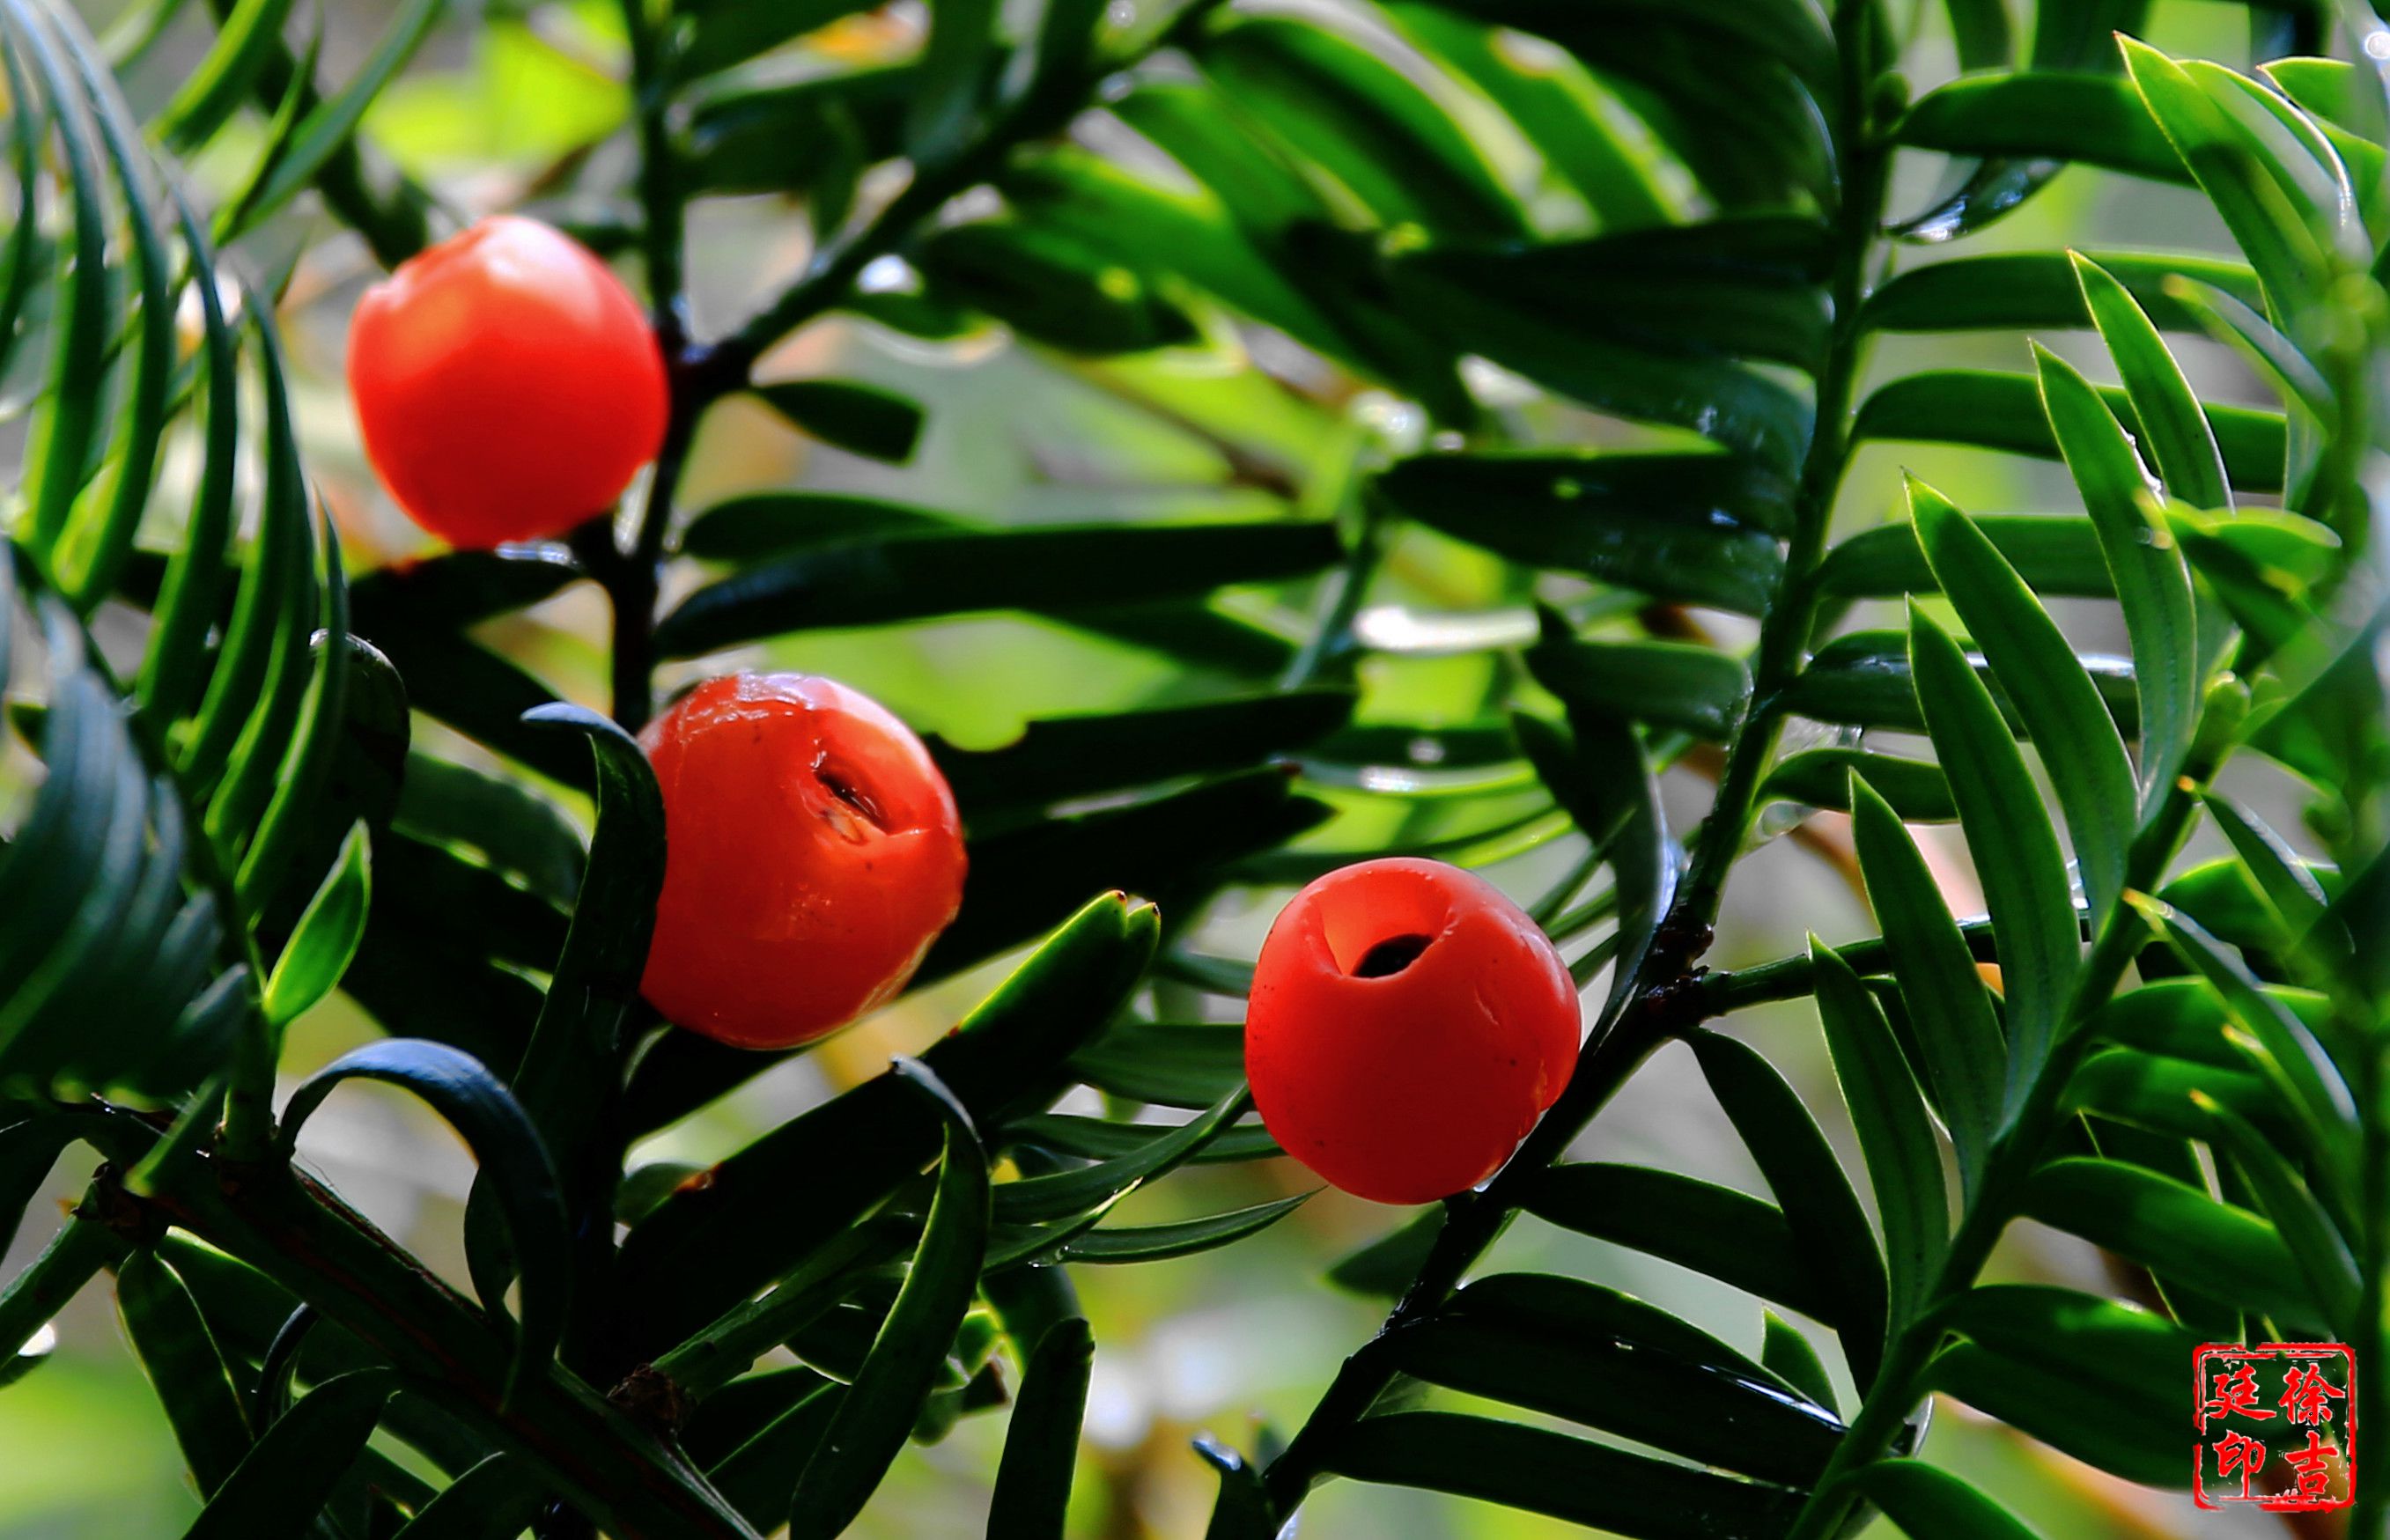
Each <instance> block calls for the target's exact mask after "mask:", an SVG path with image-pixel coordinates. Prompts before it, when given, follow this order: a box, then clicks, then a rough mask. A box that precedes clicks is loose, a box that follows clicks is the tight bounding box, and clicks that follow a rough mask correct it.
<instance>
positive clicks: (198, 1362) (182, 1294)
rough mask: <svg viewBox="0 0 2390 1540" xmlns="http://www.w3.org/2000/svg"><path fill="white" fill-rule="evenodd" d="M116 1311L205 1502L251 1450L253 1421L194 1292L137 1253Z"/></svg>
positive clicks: (123, 1270)
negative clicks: (200, 1310)
mask: <svg viewBox="0 0 2390 1540" xmlns="http://www.w3.org/2000/svg"><path fill="white" fill-rule="evenodd" d="M116 1307H117V1309H118V1311H120V1312H121V1313H122V1315H123V1317H124V1330H125V1334H126V1335H127V1336H128V1337H130V1338H132V1339H133V1351H134V1352H135V1353H136V1354H139V1355H140V1358H141V1367H142V1368H143V1370H144V1371H146V1372H147V1373H148V1376H149V1383H150V1385H151V1387H152V1388H153V1389H155V1390H156V1391H157V1392H158V1400H159V1404H160V1405H162V1406H163V1407H164V1408H165V1410H166V1419H167V1421H169V1422H171V1423H173V1428H174V1438H175V1441H176V1442H177V1443H178V1444H181V1445H182V1447H183V1458H184V1459H185V1460H186V1461H187V1462H188V1463H189V1465H190V1467H191V1475H192V1478H193V1479H194V1480H196V1481H197V1482H199V1495H201V1496H202V1497H207V1496H212V1495H214V1494H215V1493H216V1491H217V1490H218V1489H219V1488H221V1487H222V1486H223V1485H224V1484H225V1481H226V1480H227V1479H229V1478H230V1477H231V1475H232V1473H233V1471H234V1470H235V1469H238V1466H239V1465H240V1462H241V1460H242V1458H243V1457H245V1456H247V1455H248V1453H249V1448H250V1428H249V1414H248V1413H247V1412H246V1411H244V1410H243V1409H242V1406H241V1403H240V1397H239V1395H238V1393H237V1392H235V1391H234V1390H233V1385H232V1379H231V1376H230V1372H229V1371H228V1370H227V1369H226V1367H225V1360H224V1355H223V1354H222V1353H220V1352H219V1351H218V1349H217V1347H216V1341H215V1338H214V1337H213V1336H212V1334H211V1333H210V1332H209V1330H208V1326H207V1322H206V1321H205V1320H203V1319H202V1318H201V1317H200V1315H199V1306H198V1304H196V1303H193V1301H192V1299H191V1291H190V1290H189V1289H187V1288H186V1287H185V1286H184V1283H183V1280H182V1278H181V1277H178V1276H176V1274H175V1273H174V1270H173V1268H172V1267H170V1266H168V1265H167V1264H166V1263H165V1262H164V1261H163V1260H161V1258H160V1257H159V1255H158V1253H156V1252H155V1251H135V1253H134V1254H133V1256H132V1257H131V1258H130V1259H129V1260H128V1261H126V1262H125V1264H123V1265H122V1267H120V1268H118V1269H117V1271H116Z"/></svg>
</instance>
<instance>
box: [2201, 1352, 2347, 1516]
mask: <svg viewBox="0 0 2390 1540" xmlns="http://www.w3.org/2000/svg"><path fill="white" fill-rule="evenodd" d="M2191 1425H2192V1426H2193V1427H2194V1428H2196V1429H2197V1430H2198V1431H2199V1441H2198V1442H2197V1443H2196V1444H2192V1445H2191V1495H2192V1496H2193V1497H2194V1498H2195V1499H2197V1501H2198V1503H2199V1506H2200V1507H2202V1508H2233V1507H2237V1506H2239V1505H2241V1504H2243V1503H2246V1504H2249V1505H2252V1506H2254V1507H2256V1508H2263V1509H2265V1510H2266V1511H2267V1512H2269V1513H2288V1512H2296V1511H2301V1510H2310V1509H2321V1508H2346V1507H2347V1506H2348V1505H2349V1504H2350V1503H2351V1502H2354V1501H2355V1500H2356V1494H2357V1358H2356V1355H2355V1354H2352V1353H2350V1352H2349V1351H2348V1349H2347V1347H2346V1346H2345V1345H2344V1344H2342V1343H2339V1342H2266V1343H2263V1344H2261V1345H2259V1346H2256V1347H2244V1346H2242V1345H2241V1344H2239V1343H2234V1342H2210V1343H2208V1344H2207V1345H2206V1346H2204V1347H2202V1348H2200V1349H2198V1350H2197V1351H2196V1352H2194V1353H2193V1354H2191Z"/></svg>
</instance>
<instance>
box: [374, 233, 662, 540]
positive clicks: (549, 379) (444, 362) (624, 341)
mask: <svg viewBox="0 0 2390 1540" xmlns="http://www.w3.org/2000/svg"><path fill="white" fill-rule="evenodd" d="M349 393H350V394H351V395H352V396H353V397H354V398H355V400H356V406H357V423H358V426H359V427H360V428H361V429H362V430H364V433H365V443H366V457H367V458H368V459H370V460H372V461H373V464H374V468H375V470H377V471H379V473H380V475H381V479H382V482H383V484H384V485H385V486H387V487H389V488H390V493H391V495H392V496H393V497H395V498H397V499H398V504H399V506H400V507H403V508H405V510H406V513H407V516H408V517H409V518H411V519H413V520H415V521H416V522H417V523H418V524H420V525H422V526H423V527H424V528H425V529H427V530H429V531H430V532H431V533H433V534H436V535H438V536H439V537H440V538H441V539H443V540H445V541H447V542H448V543H449V544H450V545H459V546H472V547H482V548H486V547H488V546H492V545H501V544H503V543H505V542H507V541H509V540H536V539H540V538H542V537H544V536H547V535H552V534H556V533H559V532H561V531H563V530H566V529H569V528H571V527H572V526H573V525H574V524H577V523H579V522H581V521H582V520H585V519H587V518H589V517H590V516H591V515H592V514H596V513H600V512H602V511H604V510H605V509H606V508H607V507H610V505H611V504H612V503H613V501H614V500H615V499H616V498H617V497H620V496H621V495H622V494H623V488H624V487H626V486H628V485H630V482H631V478H632V477H633V476H634V475H636V474H637V472H638V468H639V467H641V466H643V465H645V464H647V462H648V461H649V460H651V459H653V458H655V456H656V450H657V448H658V447H659V446H660V445H661V444H662V443H663V436H664V414H665V388H664V361H663V354H662V352H661V351H660V350H659V349H658V348H657V346H656V338H655V333H654V331H653V330H652V329H651V328H650V327H649V325H648V319H647V317H646V316H645V315H643V314H640V311H639V304H638V302H637V301H636V300H635V299H633V298H632V297H631V291H630V290H629V289H624V288H623V283H622V280H621V279H619V278H617V277H615V276H614V275H613V274H612V273H611V272H610V271H609V270H608V268H607V266H606V264H605V263H601V262H599V261H598V259H597V258H596V257H595V256H593V255H591V254H590V252H589V251H588V250H586V249H585V248H584V247H582V246H581V245H579V244H577V243H576V242H574V241H573V240H572V238H571V237H567V236H565V235H563V234H561V233H560V232H559V231H556V230H552V229H550V228H549V227H548V226H546V225H542V224H540V223H539V222H538V221H537V220H531V219H523V218H520V217H519V216H517V215H513V214H499V215H496V216H495V217H493V218H489V219H485V220H482V222H481V223H480V224H478V225H474V226H473V227H472V228H470V229H469V230H466V231H464V232H463V233H462V234H459V235H456V236H452V237H449V238H448V239H446V240H443V241H442V242H441V243H440V244H439V245H437V246H434V247H432V248H430V250H426V251H424V252H422V253H420V254H419V255H417V256H414V257H411V258H409V259H408V260H407V261H405V262H404V263H400V264H399V266H398V270H397V271H396V272H394V273H392V275H391V276H389V277H388V278H387V279H385V280H384V281H382V282H381V283H379V284H376V285H375V286H374V287H373V288H372V289H369V290H367V291H366V297H365V298H364V299H363V300H362V301H360V302H358V304H357V313H356V315H355V317H354V319H353V320H352V321H351V323H350V326H349Z"/></svg>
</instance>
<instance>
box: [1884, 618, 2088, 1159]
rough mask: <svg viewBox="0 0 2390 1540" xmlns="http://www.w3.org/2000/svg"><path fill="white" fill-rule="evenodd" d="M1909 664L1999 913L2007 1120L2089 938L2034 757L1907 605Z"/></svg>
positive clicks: (2041, 1053)
mask: <svg viewBox="0 0 2390 1540" xmlns="http://www.w3.org/2000/svg"><path fill="white" fill-rule="evenodd" d="M1908 637H1909V641H1908V646H1909V660H1910V664H1911V667H1912V668H1913V669H1914V670H1915V672H1916V677H1917V696H1918V699H1919V700H1920V701H1921V703H1922V704H1923V707H1924V712H1925V723H1926V730H1927V732H1928V733H1929V734H1930V735H1931V736H1932V738H1933V739H1934V753H1935V756H1936V757H1937V758H1938V759H1940V760H1941V762H1942V773H1943V774H1944V775H1946V776H1948V777H1949V778H1950V790H1951V794H1952V795H1953V796H1954V797H1956V798H1957V799H1958V802H1959V826H1960V828H1961V829H1962V830H1964V831H1965V833H1966V836H1967V847H1968V849H1969V850H1971V851H1972V852H1973V853H1975V856H1976V862H1975V869H1976V871H1977V873H1978V875H1979V876H1981V878H1982V879H1983V883H1984V896H1985V904H1986V905H1987V906H1988V907H1989V908H1990V910H1991V916H1992V925H1993V930H1994V934H1995V935H1996V936H1997V937H1998V942H1997V945H1998V952H1999V958H2000V979H2001V984H2002V993H2003V995H2005V996H2006V998H2007V1002H2008V1032H2009V1062H2008V1083H2007V1090H2006V1093H2005V1094H2004V1095H2003V1097H2001V1118H2002V1121H2003V1123H2006V1121H2007V1120H2009V1119H2011V1118H2013V1117H2014V1116H2015V1115H2016V1112H2017V1110H2018V1108H2020V1107H2021V1106H2023V1105H2024V1096H2025V1092H2026V1089H2027V1088H2028V1087H2029V1086H2031V1085H2032V1084H2033V1083H2034V1081H2035V1080H2036V1079H2037V1077H2038V1076H2039V1075H2040V1073H2041V1068H2042V1065H2043V1063H2044V1062H2045V1061H2046V1060H2047V1059H2049V1050H2050V1046H2051V1044H2052V1043H2053V1042H2054V1041H2055V1039H2056V1037H2057V1033H2058V1030H2059V1027H2060V1025H2061V1023H2062V1020H2063V1019H2064V1015H2065V1011H2066V1004H2067V999H2068V996H2069V995H2070V994H2071V993H2072V992H2073V990H2074V987H2075V974H2076V972H2077V971H2079V970H2080V969H2081V967H2082V962H2083V943H2082V940H2081V935H2080V931H2079V930H2078V929H2077V922H2076V920H2075V898H2074V894H2073V892H2072V891H2071V890H2070V887H2069V885H2068V883H2067V880H2066V861H2065V857H2064V856H2063V855H2062V854H2061V853H2060V852H2059V848H2058V834H2057V831H2056V830H2055V829H2053V828H2050V825H2049V815H2048V814H2047V813H2045V812H2044V811H2043V809H2042V805H2041V794H2040V792H2039V791H2038V790H2037V789H2036V788H2035V786H2034V783H2033V776H2031V775H2030V774H2029V773H2028V772H2027V771H2026V769H2025V765H2024V755H2023V754H2021V753H2019V752H2018V751H2017V746H2016V742H2015V740H2014V739H2013V738H2010V737H2009V731H2008V726H2007V725H2006V724H2005V723H2003V722H2002V721H2001V720H2000V714H1999V711H1998V708H1997V707H1995V706H1994V705H1993V704H1992V696H1991V692H1990V691H1989V690H1987V689H1985V687H1984V684H1983V681H1981V680H1979V679H1977V678H1976V677H1975V671H1974V670H1973V669H1972V668H1970V667H1969V666H1968V664H1967V659H1966V655H1965V654H1964V653H1962V652H1960V650H1959V646H1958V644H1957V643H1956V642H1953V641H1952V640H1951V639H1950V636H1949V634H1948V633H1947V632H1945V631H1944V630H1943V629H1942V628H1941V627H1940V626H1939V625H1936V624H1935V623H1934V621H1933V619H1932V618H1931V617H1929V616H1928V615H1926V614H1925V612H1924V611H1923V610H1910V612H1909V631H1908Z"/></svg>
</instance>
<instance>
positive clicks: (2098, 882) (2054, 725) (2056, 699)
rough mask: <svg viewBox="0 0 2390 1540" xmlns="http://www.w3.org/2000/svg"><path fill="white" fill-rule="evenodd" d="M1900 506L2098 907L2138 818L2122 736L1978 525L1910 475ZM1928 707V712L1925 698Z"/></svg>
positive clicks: (2115, 878)
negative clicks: (2008, 710)
mask: <svg viewBox="0 0 2390 1540" xmlns="http://www.w3.org/2000/svg"><path fill="white" fill-rule="evenodd" d="M1908 506H1909V508H1910V511H1911V512H1912V513H1913V514H1914V515H1915V518H1916V522H1917V538H1918V543H1919V544H1920V545H1922V546H1923V547H1924V550H1925V556H1926V559H1928V560H1929V561H1931V562H1933V563H1934V573H1935V575H1936V576H1938V577H1940V578H1941V580H1942V589H1943V592H1944V593H1945V594H1947V595H1948V596H1949V598H1950V602H1951V603H1952V605H1954V606H1955V607H1956V608H1957V609H1958V611H1959V615H1960V619H1962V620H1964V621H1965V622H1966V623H1967V628H1968V630H1969V632H1970V633H1971V634H1972V635H1973V637H1974V639H1975V643H1976V645H1977V646H1979V647H1981V648H1983V649H1984V656H1985V661H1988V662H1989V663H1990V664H1991V665H1992V672H1993V673H1994V674H1997V675H1998V678H1999V681H2000V683H2001V685H2002V686H2003V687H2005V688H2006V689H2007V691H2008V695H2009V699H2011V701H2013V702H2014V703H2015V706H2016V709H2017V714H2018V715H2019V716H2020V717H2022V718H2023V719H2024V725H2025V730H2026V731H2027V732H2029V733H2031V734H2032V735H2033V741H2034V748H2035V749H2036V750H2037V751H2038V753H2039V754H2040V756H2041V760H2042V764H2043V765H2044V767H2045V768H2047V769H2048V771H2049V778H2050V780H2051V782H2052V783H2053V784H2054V785H2055V786H2056V787H2057V789H2058V801H2059V805H2060V806H2062V808H2064V809H2065V811H2066V826H2067V828H2068V830H2069V832H2071V833H2072V834H2073V835H2074V837H2075V864H2076V866H2077V867H2078V869H2079V870H2080V871H2081V873H2082V879H2083V892H2084V894H2085V897H2086V898H2087V899H2088V901H2089V904H2090V907H2091V912H2092V913H2094V914H2105V913H2106V912H2107V911H2108V910H2109V908H2110V907H2111V906H2112V905H2114V904H2115V902H2116V898H2117V895H2118V893H2120V892H2122V891H2123V889H2124V885H2125V853H2126V847H2127V844H2128V843H2129V842H2130V841H2131V839H2132V833H2133V829H2134V828H2135V827H2136V824H2137V823H2138V808H2137V805H2136V802H2135V799H2134V794H2133V763H2132V760H2131V758H2130V757H2129V756H2128V755H2127V753H2126V752H2125V740H2124V738H2123V737H2122V736H2121V735H2119V734H2118V733H2117V731H2116V725H2115V722H2114V719H2112V718H2111V717H2110V716H2109V714H2108V712H2107V708H2106V707H2105V706H2103V705H2101V700H2100V692H2099V690H2098V689H2097V688H2096V687H2093V685H2092V683H2091V677H2090V675H2089V674H2086V673H2085V672H2084V671H2083V666H2082V665H2081V664H2080V663H2078V662H2077V661H2075V649H2074V648H2073V647H2071V646H2070V645H2068V643H2067V640H2066V637H2065V635H2064V634H2063V633H2062V632H2061V631H2060V630H2059V629H2058V624H2057V622H2054V621H2052V620H2051V619H2050V618H2049V612H2048V611H2046V610H2043V609H2042V607H2041V603H2040V601H2039V600H2038V599H2037V598H2035V597H2034V595H2033V590H2032V589H2030V588H2027V587H2026V586H2025V585H2024V579H2022V578H2020V577H2018V576H2017V573H2016V569H2015V568H2013V567H2011V566H2010V565H2009V564H2008V562H2007V561H2006V560H2005V559H2004V558H2002V557H2001V556H2000V554H1999V552H1998V550H1997V549H1995V548H1994V546H1993V545H1992V543H1991V542H1990V541H1989V540H1986V539H1985V537H1984V534H1983V532H1982V531H1980V530H1978V529H1976V528H1975V527H1974V525H1973V523H1972V521H1970V520H1969V519H1968V518H1967V516H1966V515H1965V514H1963V513H1960V511H1959V509H1958V508H1957V507H1954V506H1953V505H1952V504H1951V503H1950V502H1949V501H1948V500H1947V498H1945V497H1943V496H1942V495H1941V494H1939V493H1937V492H1935V491H1934V490H1933V489H1932V488H1930V487H1928V486H1926V485H1925V484H1924V483H1922V482H1921V481H1915V480H1911V481H1909V483H1908ZM1928 713H1929V714H1928V720H1929V721H1930V720H1931V705H1930V703H1929V706H1928ZM1946 769H1947V766H1946Z"/></svg>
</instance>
